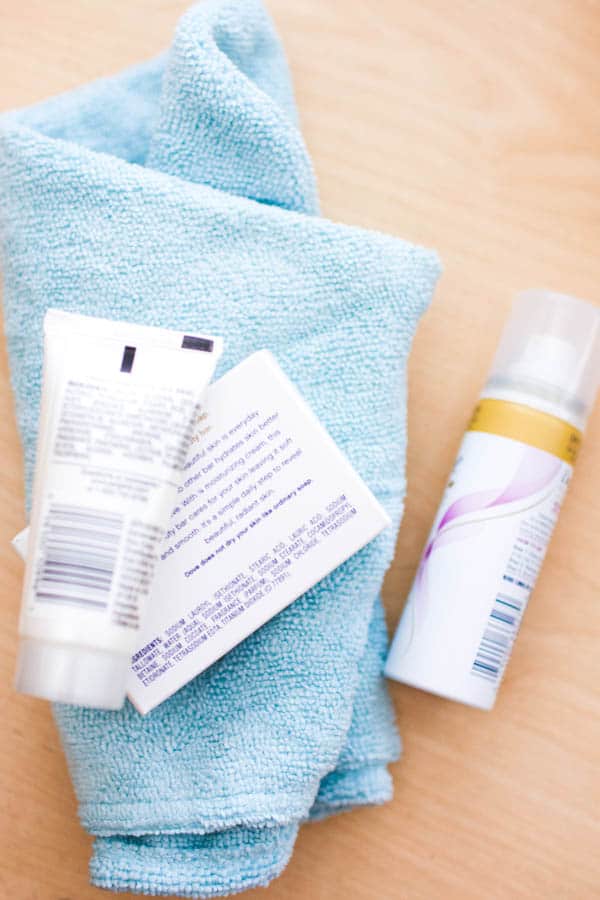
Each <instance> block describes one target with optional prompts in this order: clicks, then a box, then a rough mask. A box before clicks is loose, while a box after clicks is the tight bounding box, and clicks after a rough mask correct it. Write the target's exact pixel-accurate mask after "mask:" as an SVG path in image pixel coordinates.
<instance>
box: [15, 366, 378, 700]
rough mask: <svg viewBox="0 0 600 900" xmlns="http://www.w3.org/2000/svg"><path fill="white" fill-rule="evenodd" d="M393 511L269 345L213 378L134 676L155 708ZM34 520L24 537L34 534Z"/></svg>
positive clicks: (163, 547)
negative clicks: (358, 470)
mask: <svg viewBox="0 0 600 900" xmlns="http://www.w3.org/2000/svg"><path fill="white" fill-rule="evenodd" d="M389 524H390V519H389V516H388V515H387V513H386V512H385V510H384V509H383V507H382V506H381V505H380V503H379V502H378V501H377V499H376V498H375V497H374V496H373V494H372V493H371V491H370V490H369V488H368V487H367V485H366V484H365V482H364V481H363V480H362V479H361V478H360V476H359V475H358V474H357V473H356V472H355V471H354V469H353V468H352V466H351V465H350V463H349V462H348V460H347V459H346V457H345V456H344V455H343V453H342V452H341V451H340V450H339V448H338V447H337V446H336V444H335V443H334V441H333V440H332V439H331V437H330V436H329V435H328V433H327V431H326V430H325V429H324V428H323V426H322V425H321V423H320V422H319V420H318V419H317V417H316V416H315V414H314V413H313V412H312V410H311V409H310V408H309V407H308V405H307V404H306V402H305V401H304V400H303V399H302V397H301V395H300V394H299V393H298V391H297V390H296V389H295V387H294V386H293V384H292V383H291V382H290V380H289V379H288V378H287V377H286V375H285V374H284V372H283V371H282V369H281V368H280V366H279V365H278V363H277V361H276V360H275V358H274V357H273V356H272V354H271V353H269V351H267V350H260V351H258V352H256V353H253V354H252V355H251V356H249V357H247V359H245V360H244V361H243V362H241V363H240V364H239V365H237V366H235V368H233V369H231V370H230V371H229V372H227V373H226V374H225V375H223V377H222V378H220V379H219V380H218V381H216V382H214V383H213V384H211V385H210V387H209V389H208V390H207V392H206V397H205V400H204V402H203V407H202V411H201V413H200V414H199V415H198V417H197V420H196V427H195V429H194V432H193V434H192V437H191V441H190V444H189V450H188V455H187V460H186V462H185V465H184V467H183V471H182V473H181V480H180V484H179V486H178V489H177V498H176V501H175V504H174V507H173V509H172V513H171V516H170V519H169V518H168V517H167V519H166V521H165V533H164V536H163V538H162V541H161V543H160V547H159V560H158V562H157V566H156V572H155V576H154V581H153V584H152V590H151V592H150V597H149V600H148V603H147V609H146V614H145V616H144V620H143V623H142V626H141V628H140V631H139V633H138V635H137V638H136V645H135V648H134V652H133V653H132V659H131V670H130V673H129V680H128V683H127V692H128V695H129V698H130V700H131V701H132V703H133V704H134V705H135V706H136V708H137V709H138V710H139V711H140V712H141V713H147V712H149V711H150V710H152V709H154V707H155V706H157V705H158V704H159V703H161V702H162V701H163V700H165V699H166V698H167V697H169V696H170V695H171V694H173V693H174V692H175V691H177V690H178V689H179V688H181V687H183V685H184V684H186V683H187V682H188V681H190V679H192V678H194V677H195V676H196V675H198V674H199V673H200V672H202V671H204V669H206V668H208V666H210V665H212V664H213V663H214V662H215V661H216V660H217V659H219V658H220V657H221V656H223V655H224V654H225V653H227V652H228V651H229V650H231V649H232V648H233V647H235V646H236V644H239V643H240V641H242V640H244V639H245V638H246V637H248V636H249V635H250V634H252V632H254V631H256V629H257V628H259V627H260V626H261V625H263V624H264V623H265V622H267V621H268V620H269V619H271V618H272V617H273V616H274V615H276V614H277V613H279V612H281V610H282V609H284V607H286V606H288V605H289V604H290V603H292V602H293V601H294V600H296V599H297V598H298V597H299V596H300V595H301V594H303V593H305V592H306V591H307V590H308V589H309V588H311V587H312V586H313V585H314V584H316V583H317V582H318V581H320V580H321V579H322V578H324V577H325V575H327V574H328V573H329V572H331V571H332V570H333V569H335V568H336V567H337V566H339V565H341V563H343V562H344V561H345V560H346V559H348V558H349V557H350V556H352V554H354V553H356V552H357V550H360V548H361V547H363V546H364V545H365V544H367V543H368V542H369V541H370V540H372V539H373V538H374V537H376V536H377V535H378V534H379V532H380V531H382V530H383V529H384V528H386V527H387V526H388V525H389ZM27 540H28V538H27V530H25V531H22V532H21V533H20V534H18V535H17V536H16V538H14V539H13V545H14V547H15V549H16V550H17V552H19V553H21V554H22V553H23V549H24V548H26V547H27Z"/></svg>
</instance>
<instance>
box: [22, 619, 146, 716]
mask: <svg viewBox="0 0 600 900" xmlns="http://www.w3.org/2000/svg"><path fill="white" fill-rule="evenodd" d="M130 663H131V657H130V656H129V655H127V654H123V653H115V652H110V651H106V650H98V649H95V648H92V647H81V646H79V645H76V644H66V643H59V642H54V641H41V640H36V639H33V638H28V637H24V638H21V641H20V644H19V652H18V656H17V674H16V677H15V688H16V690H17V691H19V692H20V693H21V694H31V695H32V696H34V697H41V698H42V699H44V700H51V701H52V702H54V703H72V704H75V705H76V706H90V707H93V708H95V709H120V708H121V707H122V706H123V703H124V702H125V692H126V683H127V675H128V672H129V666H130Z"/></svg>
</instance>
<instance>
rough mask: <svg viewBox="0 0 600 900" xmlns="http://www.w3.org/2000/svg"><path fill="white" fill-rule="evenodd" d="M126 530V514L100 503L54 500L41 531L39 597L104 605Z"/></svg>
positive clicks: (97, 606) (89, 605)
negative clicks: (89, 504)
mask: <svg viewBox="0 0 600 900" xmlns="http://www.w3.org/2000/svg"><path fill="white" fill-rule="evenodd" d="M122 532H123V517H122V516H119V515H117V514H115V513H111V512H107V511H106V510H101V509H88V508H87V507H79V506H67V505H51V506H50V508H49V510H48V514H47V516H46V521H45V523H44V527H43V533H42V555H41V561H40V565H39V568H38V572H37V579H36V587H35V597H36V600H37V601H39V602H41V603H60V604H69V605H73V606H81V607H85V608H88V609H105V608H106V607H107V606H108V602H109V599H110V590H111V586H112V581H113V575H114V572H115V567H116V563H117V556H118V553H119V543H120V539H121V534H122Z"/></svg>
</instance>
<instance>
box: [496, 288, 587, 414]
mask: <svg viewBox="0 0 600 900" xmlns="http://www.w3.org/2000/svg"><path fill="white" fill-rule="evenodd" d="M599 382H600V309H599V308H598V307H595V306H593V305H592V304H591V303H587V302H586V301H584V300H578V299H577V298H576V297H571V296H569V295H568V294H556V293H553V292H552V291H546V290H532V291H524V292H523V293H520V294H518V295H517V297H516V299H515V303H514V306H513V309H512V313H511V316H510V318H509V320H508V322H507V323H506V326H505V328H504V331H503V333H502V337H501V339H500V344H499V346H498V350H497V352H496V355H495V357H494V361H493V363H492V368H491V370H490V374H489V377H488V380H487V382H486V385H485V388H484V390H483V396H493V397H499V398H501V399H507V400H513V401H514V402H521V403H527V402H528V399H530V403H531V405H532V406H535V407H536V408H537V409H541V410H543V411H544V412H548V413H550V414H551V415H555V416H557V417H558V418H561V419H564V420H565V421H567V422H569V423H570V424H572V425H575V426H576V427H577V428H580V429H583V427H584V426H585V422H586V420H587V417H588V415H589V414H590V412H591V410H592V407H593V405H594V401H595V399H596V393H597V391H598V385H599Z"/></svg>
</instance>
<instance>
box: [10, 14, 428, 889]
mask: <svg viewBox="0 0 600 900" xmlns="http://www.w3.org/2000/svg"><path fill="white" fill-rule="evenodd" d="M0 202H1V206H0V209H1V222H0V224H1V237H2V254H3V271H4V281H5V294H4V302H5V321H6V336H7V342H8V348H9V354H10V364H11V371H12V381H13V387H14V392H15V398H16V408H17V415H18V422H19V427H20V431H21V435H22V439H23V446H24V453H25V464H26V484H27V487H28V496H29V494H30V484H31V474H32V467H33V463H34V453H35V438H36V424H37V419H38V403H39V394H40V374H41V346H42V340H41V325H42V318H43V315H44V312H45V310H46V308H47V307H48V306H55V307H61V308H63V309H66V310H76V311H79V312H83V313H92V314H96V315H102V316H106V317H112V318H115V319H126V320H133V321H137V322H144V323H148V324H151V325H162V326H170V327H174V328H179V329H181V330H184V331H206V332H213V333H216V334H220V335H222V336H223V337H224V338H225V353H224V357H223V360H222V365H221V372H222V371H224V370H226V369H228V368H230V367H231V366H233V365H235V364H236V363H238V362H239V361H240V360H241V359H243V358H244V357H245V356H246V355H247V354H248V353H250V352H251V351H253V350H255V349H257V348H262V347H267V348H269V349H271V350H272V351H273V352H274V354H275V355H276V357H277V358H278V360H279V361H280V363H281V365H282V366H283V368H284V370H285V371H286V372H287V374H288V375H289V376H290V378H291V379H292V380H293V381H294V382H295V384H296V385H297V386H298V388H299V389H300V391H301V392H302V394H303V395H304V396H305V398H306V399H307V400H308V402H309V403H310V405H311V406H312V407H313V409H314V410H315V412H316V413H317V415H318V416H319V417H320V419H321V420H322V422H323V423H324V424H325V426H326V427H327V428H328V430H329V431H330V433H331V434H332V436H333V438H334V439H335V440H336V441H337V443H338V444H339V446H340V447H341V449H342V450H343V451H344V452H345V453H346V454H347V456H348V457H349V458H350V460H351V462H352V463H353V465H354V466H355V467H356V469H357V470H358V471H359V472H360V474H361V475H362V476H363V478H364V479H365V480H366V481H367V483H368V484H369V486H370V487H371V489H372V490H373V491H374V493H375V494H376V496H377V497H378V498H379V500H380V501H381V502H382V503H383V505H384V506H385V508H386V509H387V511H388V513H389V514H390V516H391V517H392V520H393V527H392V528H390V529H388V530H387V532H385V533H383V534H382V535H381V536H380V537H379V538H377V539H376V540H375V541H373V542H372V543H371V544H370V545H369V546H368V547H366V548H365V549H364V550H362V551H361V552H360V553H358V554H356V555H355V556H354V557H353V558H351V559H350V560H349V561H348V562H346V563H345V564H344V565H343V566H341V567H340V568H338V569H337V570H336V571H334V572H333V573H332V574H331V575H330V576H328V577H327V578H325V579H324V580H323V581H322V582H321V583H320V584H319V585H318V586H316V587H315V588H313V589H312V590H310V591H309V592H308V593H307V594H305V595H304V596H303V597H302V598H301V599H299V600H298V601H296V602H295V603H294V604H292V605H291V606H290V607H289V608H288V609H287V610H285V611H284V612H283V613H281V614H280V615H279V616H277V617H276V618H275V619H274V620H272V621H271V622H270V623H268V624H267V625H266V626H264V627H263V628H262V629H261V630H260V631H258V632H257V633H256V634H254V635H253V636H252V637H250V638H249V639H248V640H246V641H245V642H244V643H243V644H241V645H240V646H239V647H237V648H236V649H235V650H233V651H232V652H231V653H230V654H229V655H227V656H226V657H225V658H224V659H222V660H221V661H220V662H218V663H217V664H215V665H214V666H213V667H212V668H211V669H209V670H208V671H207V672H205V673H204V674H203V675H201V676H200V677H198V678H196V679H195V680H194V681H193V682H191V683H190V684H188V685H187V686H186V687H185V688H183V689H182V690H181V691H179V692H178V693H177V694H176V695H175V696H173V697H172V698H171V699H170V700H168V701H167V702H165V703H164V704H162V705H161V706H160V707H158V708H157V709H156V710H155V711H154V712H152V713H151V714H150V715H148V716H147V717H145V718H144V717H142V716H140V715H139V714H138V713H137V712H136V711H135V710H134V709H133V708H132V707H131V705H130V704H128V703H127V704H126V705H125V707H124V708H123V710H122V711H120V712H116V713H113V712H100V711H95V710H88V709H81V708H77V707H69V706H58V707H56V708H55V716H56V720H57V723H58V727H59V729H60V732H61V736H62V741H63V744H64V747H65V751H66V754H67V757H68V762H69V766H70V770H71V774H72V777H73V782H74V785H75V790H76V792H77V796H78V800H79V810H80V816H81V820H82V822H83V825H84V826H85V827H86V828H87V829H88V830H89V831H90V832H91V833H92V834H94V835H96V840H95V845H94V854H93V858H92V862H91V877H92V881H93V883H94V884H96V885H98V886H100V887H104V888H110V889H113V890H126V889H128V890H134V891H139V892H142V893H148V894H159V893H166V894H180V895H184V896H189V897H195V896H215V895H221V894H227V893H231V892H234V891H237V890H242V889H244V888H248V887H252V886H254V885H259V884H260V885H264V884H267V883H268V882H269V881H270V880H271V879H272V878H274V877H275V876H276V875H277V874H278V873H280V872H281V871H282V869H283V868H284V866H285V864H286V862H287V860H288V859H289V856H290V854H291V851H292V848H293V844H294V840H295V837H296V834H297V830H298V826H299V823H301V822H302V821H303V820H306V819H307V818H321V817H323V816H326V815H328V814H330V813H332V812H336V811H338V810H343V809H347V808H349V807H353V806H357V805H360V804H367V803H380V802H383V801H385V800H387V799H388V798H389V797H390V795H391V782H390V776H389V774H388V772H387V769H386V764H387V763H388V762H389V761H390V760H393V759H395V758H396V757H397V756H398V753H399V738H398V736H397V733H396V731H395V728H394V724H393V717H392V710H391V706H390V703H389V699H388V697H387V693H386V690H385V687H384V684H383V682H382V679H381V674H380V673H381V666H382V658H383V654H384V651H385V646H386V632H385V625H384V620H383V612H382V607H381V602H380V600H379V591H380V587H381V581H382V578H383V575H384V573H385V571H386V569H387V567H388V565H389V563H390V561H391V559H392V555H393V551H394V542H395V537H396V533H397V529H398V525H399V522H400V517H401V513H402V503H403V495H404V486H405V482H404V458H405V440H406V396H405V390H406V385H405V377H406V359H407V355H408V352H409V348H410V344H411V339H412V336H413V332H414V329H415V327H416V324H417V320H418V318H419V316H420V315H421V313H422V312H423V310H424V309H425V308H426V306H427V304H428V302H429V300H430V297H431V294H432V291H433V288H434V284H435V281H436V279H437V276H438V260H437V257H436V255H435V254H434V253H433V252H431V251H428V250H425V249H422V248H419V247H415V246H413V245H411V244H408V243H405V242H404V241H401V240H398V239H396V238H392V237H388V236H385V235H382V234H377V233H374V232H369V231H364V230H361V229H358V228H351V227H346V226H344V225H339V224H335V223H332V222H329V221H327V220H325V219H323V218H320V217H319V216H318V215H317V211H318V210H317V194H316V188H315V182H314V178H313V174H312V169H311V164H310V160H309V158H308V155H307V152H306V149H305V147H304V144H303V141H302V138H301V135H300V132H299V130H298V126H297V122H296V117H295V109H294V104H293V99H292V91H291V86H290V81H289V76H288V71H287V67H286V63H285V58H284V55H283V51H282V48H281V45H280V42H279V40H278V38H277V36H276V33H275V31H274V29H273V25H272V23H271V22H270V20H269V18H268V16H267V14H266V13H265V11H264V9H263V7H262V6H261V5H260V3H259V2H258V0H209V2H207V3H204V4H202V5H200V6H197V7H194V8H192V9H191V10H190V11H189V12H188V13H187V14H186V15H185V16H184V17H183V18H182V20H181V22H180V24H179V26H178V29H177V33H176V36H175V39H174V42H173V45H172V47H171V49H170V51H169V52H168V53H167V54H165V55H163V56H161V57H160V58H159V59H157V60H155V61H152V62H150V63H147V64H145V65H142V66H139V67H137V68H134V69H131V70H129V71H127V72H125V73H124V74H121V75H119V76H117V77H115V78H109V79H104V80H101V81H98V82H95V83H94V84H91V85H89V86H87V87H84V88H82V89H79V90H77V91H74V92H71V93H69V94H66V95H64V96H61V97H58V98H56V99H53V100H50V101H48V102H45V103H43V104H41V105H39V106H36V107H33V108H30V109H27V110H24V111H19V112H15V113H10V114H6V115H4V116H3V117H2V119H1V120H0Z"/></svg>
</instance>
